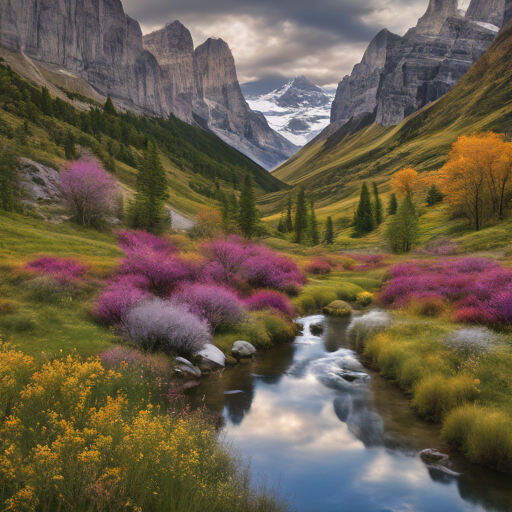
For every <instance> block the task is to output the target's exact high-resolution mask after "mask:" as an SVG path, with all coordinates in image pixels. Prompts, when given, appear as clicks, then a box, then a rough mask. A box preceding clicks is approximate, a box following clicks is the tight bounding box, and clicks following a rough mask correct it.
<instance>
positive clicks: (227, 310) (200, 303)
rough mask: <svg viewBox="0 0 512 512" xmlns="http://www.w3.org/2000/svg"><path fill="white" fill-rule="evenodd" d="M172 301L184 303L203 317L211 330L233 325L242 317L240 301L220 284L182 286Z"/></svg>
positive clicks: (214, 330)
mask: <svg viewBox="0 0 512 512" xmlns="http://www.w3.org/2000/svg"><path fill="white" fill-rule="evenodd" d="M173 302H175V303H178V304H185V305H186V306H187V307H188V309H189V310H190V311H191V312H192V313H194V314H195V315H196V316H198V317H200V318H204V319H205V320H206V321H207V322H208V323H209V324H210V327H211V328H212V331H213V332H216V331H218V330H219V329H221V328H228V327H233V326H235V325H237V324H239V323H240V322H241V321H242V320H243V317H244V312H243V308H242V303H241V302H240V300H239V299H238V297H237V296H236V295H235V294H234V293H233V292H232V291H230V290H228V289H226V288H223V287H221V286H215V285H204V284H195V285H192V286H187V287H186V288H182V289H181V290H179V291H178V292H177V293H176V294H175V295H173Z"/></svg>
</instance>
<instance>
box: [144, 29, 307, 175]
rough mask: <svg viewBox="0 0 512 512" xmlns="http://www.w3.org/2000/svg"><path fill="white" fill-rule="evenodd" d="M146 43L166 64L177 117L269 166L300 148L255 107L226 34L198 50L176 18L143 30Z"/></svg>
mask: <svg viewBox="0 0 512 512" xmlns="http://www.w3.org/2000/svg"><path fill="white" fill-rule="evenodd" d="M144 46H145V48H146V49H147V50H149V51H150V52H151V53H152V54H153V55H154V56H155V57H156V58H157V60H158V62H159V64H160V66H161V68H162V73H163V76H164V88H165V92H166V97H167V102H168V104H169V105H170V108H171V111H172V112H173V113H174V114H175V115H176V116H177V117H179V118H181V119H184V120H186V121H188V122H195V123H197V124H198V125H200V126H203V127H204V128H207V129H209V130H211V131H212V132H213V133H215V134H216V135H217V136H218V137H220V138H221V139H222V140H224V141H225V142H227V143H228V144H230V145H231V146H233V147H234V148H236V149H238V150H239V151H240V152H241V153H243V154H245V155H246V156H248V157H249V158H251V159H252V160H254V161H255V162H257V163H259V164H260V165H261V166H263V167H265V168H266V169H269V170H270V169H273V168H274V167H277V166H278V165H280V164H281V163H283V162H284V161H285V160H287V159H288V158H289V157H291V156H292V155H293V154H294V153H295V152H296V151H297V150H298V147H296V146H295V145H293V144H292V143H291V142H290V141H288V140H287V139H285V138H284V137H282V136H281V135H279V134H278V133H277V132H275V131H274V130H272V129H271V128H270V126H269V125H268V123H267V121H266V119H265V117H264V116H263V115H262V114H259V113H257V112H253V111H252V110H251V109H250V107H249V105H248V104H247V102H246V101H245V98H244V96H243V94H242V90H241V89H240V84H239V83H238V77H237V73H236V66H235V60H234V58H233V54H232V53H231V50H230V48H229V46H228V45H227V44H226V43H225V42H224V41H223V40H222V39H208V40H207V41H206V42H205V43H203V44H202V45H201V46H199V47H198V48H196V49H195V51H194V46H193V41H192V37H191V35H190V32H189V31H188V30H187V29H186V28H185V27H184V26H183V25H182V24H181V23H179V22H177V21H176V22H174V23H170V24H167V25H166V26H165V27H164V28H163V29H161V30H158V31H156V32H153V33H152V34H149V35H146V36H144Z"/></svg>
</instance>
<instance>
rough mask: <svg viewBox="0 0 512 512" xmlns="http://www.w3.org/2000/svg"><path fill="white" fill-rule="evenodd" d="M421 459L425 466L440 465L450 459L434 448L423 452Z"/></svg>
mask: <svg viewBox="0 0 512 512" xmlns="http://www.w3.org/2000/svg"><path fill="white" fill-rule="evenodd" d="M420 457H421V460H422V461H423V462H424V463H425V464H439V463H440V462H446V461H447V460H449V458H450V457H449V456H448V455H446V454H445V453H441V452H438V451H437V450H434V449H433V448H427V449H426V450H422V451H421V452H420Z"/></svg>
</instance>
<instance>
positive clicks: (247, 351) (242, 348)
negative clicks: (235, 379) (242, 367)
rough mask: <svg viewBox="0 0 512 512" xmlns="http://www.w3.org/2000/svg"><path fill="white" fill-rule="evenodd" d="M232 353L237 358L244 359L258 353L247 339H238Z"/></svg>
mask: <svg viewBox="0 0 512 512" xmlns="http://www.w3.org/2000/svg"><path fill="white" fill-rule="evenodd" d="M231 353H232V354H233V357H234V358H235V359H244V358H248V357H252V356H253V355H254V354H256V349H255V348H254V347H253V346H252V345H251V344H250V343H248V342H247V341H236V342H235V343H234V344H233V348H232V349H231Z"/></svg>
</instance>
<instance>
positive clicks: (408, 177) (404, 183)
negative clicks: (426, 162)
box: [391, 167, 418, 196]
mask: <svg viewBox="0 0 512 512" xmlns="http://www.w3.org/2000/svg"><path fill="white" fill-rule="evenodd" d="M391 185H392V187H393V190H394V191H395V193H397V194H400V195H404V196H405V195H407V194H410V195H413V194H414V192H415V191H416V188H417V186H418V173H417V172H416V171H415V170H414V169H411V168H410V167H406V168H404V169H402V170H401V171H398V172H397V173H395V175H394V176H393V179H392V181H391Z"/></svg>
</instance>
